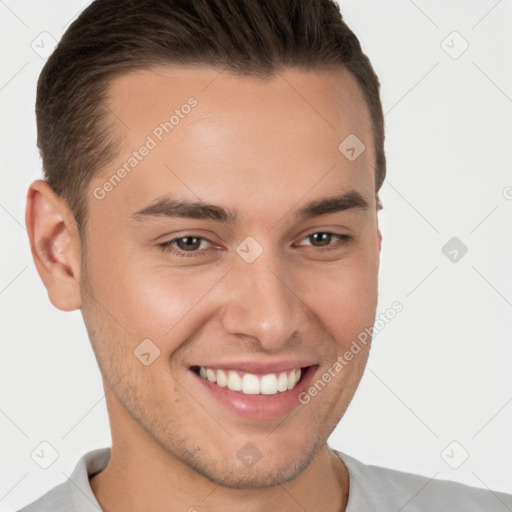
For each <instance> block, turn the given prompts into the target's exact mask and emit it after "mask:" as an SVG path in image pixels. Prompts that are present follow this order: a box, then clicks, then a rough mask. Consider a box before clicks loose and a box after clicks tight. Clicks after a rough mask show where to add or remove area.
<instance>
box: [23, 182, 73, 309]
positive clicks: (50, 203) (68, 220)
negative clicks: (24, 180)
mask: <svg viewBox="0 0 512 512" xmlns="http://www.w3.org/2000/svg"><path fill="white" fill-rule="evenodd" d="M25 224H26V226H27V231H28V236H29V240H30V247H31V249H32V257H33V259H34V263H35V266H36V268H37V272H38V273H39V276H40V277H41V280H42V281H43V284H44V285H45V287H46V290H47V291H48V297H49V299H50V301H51V303H52V304H53V305H54V306H55V307H56V308H58V309H61V310H63V311H73V310H75V309H79V308H80V307H81V294H80V265H81V250H80V237H79V233H78V229H77V226H76V222H75V219H74V217H73V214H72V213H71V211H70V209H69V207H68V206H67V204H66V203H65V201H63V200H62V199H61V198H60V197H59V196H57V194H55V192H54V191H53V190H52V189H51V187H50V186H49V185H48V183H46V182H45V181H43V180H36V181H34V182H33V183H32V184H31V185H30V187H29V189H28V193H27V207H26V211H25Z"/></svg>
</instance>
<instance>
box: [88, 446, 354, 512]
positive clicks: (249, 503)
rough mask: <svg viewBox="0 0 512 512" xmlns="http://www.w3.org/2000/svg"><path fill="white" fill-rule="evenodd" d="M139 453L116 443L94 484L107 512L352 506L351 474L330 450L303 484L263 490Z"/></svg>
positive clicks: (153, 451)
mask: <svg viewBox="0 0 512 512" xmlns="http://www.w3.org/2000/svg"><path fill="white" fill-rule="evenodd" d="M139 447H140V448H143V449H142V450H141V449H137V448H134V446H133V445H131V446H123V444H122V443H119V444H117V445H116V444H115V443H113V444H112V455H111V458H110V461H109V463H108V465H107V467H106V468H105V469H104V470H103V471H101V472H100V473H98V474H97V475H95V476H94V477H93V478H91V480H90V484H91V488H92V490H93V492H94V494H95V496H96V498H97V500H98V503H99V504H100V506H101V508H102V510H103V511H104V512H118V511H119V512H120V511H122V510H130V511H132V512H143V511H147V510H168V511H174V510H176V511H185V510H186V511H190V512H194V511H206V510H208V511H212V512H216V511H222V512H238V511H239V510H240V502H243V504H244V507H243V508H244V511H247V512H264V511H265V512H266V511H268V510H269V509H272V510H280V511H282V512H293V511H296V510H298V509H303V510H308V511H310V512H316V511H318V512H320V511H322V512H326V511H332V512H340V511H342V512H343V511H345V509H346V506H347V501H348V490H349V474H348V471H347V469H346V467H345V465H344V464H343V462H342V461H341V459H340V458H339V457H338V455H337V454H335V453H334V452H333V451H332V450H331V449H330V448H329V447H328V446H327V444H325V445H324V446H323V447H322V449H321V450H320V451H319V452H318V453H317V455H316V456H315V458H314V459H313V461H312V462H311V464H310V465H309V466H308V467H307V468H306V470H305V471H303V472H302V473H301V474H300V475H299V476H298V477H297V478H295V479H294V480H292V481H289V482H287V483H285V484H283V485H278V486H276V487H268V488H260V489H232V488H227V487H222V486H219V485H217V484H215V483H214V482H212V481H210V480H209V479H207V478H205V477H204V476H202V475H200V474H199V473H197V472H196V471H194V470H193V469H192V468H190V467H189V466H187V465H186V464H184V463H183V462H182V461H180V460H179V459H177V458H175V457H174V456H172V455H171V456H170V455H169V454H168V453H167V452H165V454H163V453H162V451H163V449H162V448H161V447H160V446H158V445H156V444H153V448H150V447H148V446H144V447H143V446H142V445H139ZM148 448H149V449H148Z"/></svg>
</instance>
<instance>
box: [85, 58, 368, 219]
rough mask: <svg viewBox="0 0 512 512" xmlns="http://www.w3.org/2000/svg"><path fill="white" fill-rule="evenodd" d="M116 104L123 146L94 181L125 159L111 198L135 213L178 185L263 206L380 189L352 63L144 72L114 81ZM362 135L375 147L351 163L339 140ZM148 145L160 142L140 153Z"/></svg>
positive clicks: (193, 193) (185, 191) (184, 192)
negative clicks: (264, 73) (322, 67)
mask: <svg viewBox="0 0 512 512" xmlns="http://www.w3.org/2000/svg"><path fill="white" fill-rule="evenodd" d="M107 105H108V112H109V114H108V116H109V117H110V122H111V125H112V126H113V129H114V130H116V132H117V134H118V135H120V140H121V147H120V151H119V154H118V156H117V158H116V159H115V161H113V162H112V164H111V165H109V166H108V168H106V169H105V171H104V172H102V174H101V176H100V177H98V178H97V179H96V180H94V183H93V186H98V185H100V186H102V185H103V184H104V183H105V180H108V179H109V177H111V176H113V174H115V173H116V172H117V171H118V170H119V169H120V168H121V167H122V166H123V167H124V169H125V171H126V172H123V173H122V174H123V177H122V181H120V182H119V183H116V184H115V186H113V187H110V190H111V191H109V194H108V196H107V198H108V203H109V204H110V205H111V206H113V205H115V204H116V202H118V206H119V208H121V209H123V208H125V207H128V206H131V207H133V208H132V211H134V209H140V208H141V207H143V206H144V205H145V204H147V203H148V202H150V201H151V200H154V199H155V198H156V197H158V196H162V195H165V194H166V193H169V194H171V193H172V195H173V196H175V197H176V196H180V195H181V196H187V197H189V198H191V199H198V198H201V199H205V200H206V199H208V200H214V201H215V202H217V203H224V204H227V203H229V204H227V206H230V207H231V208H232V209H233V210H238V209H239V208H238V206H240V209H242V207H243V206H247V207H249V206H251V207H252V208H253V209H256V210H258V209H260V210H261V212H262V213H264V211H265V209H266V208H267V206H268V205H267V204H266V203H265V201H263V199H265V200H268V201H269V202H272V203H276V202H283V201H284V202H285V203H286V201H288V202H290V204H291V203H294V202H297V201H298V200H299V199H300V198H301V197H302V196H305V195H307V194H308V191H311V194H312V195H311V196H310V197H308V199H312V198H314V196H315V195H317V196H318V195H320V194H323V195H325V192H330V191H332V190H333V189H334V188H336V189H337V190H336V192H338V191H340V190H341V189H343V188H344V187H345V188H346V189H351V190H352V189H354V188H356V189H358V191H359V192H361V193H362V194H363V195H366V197H367V198H368V199H369V200H370V198H371V196H372V195H373V194H374V161H375V159H374V148H373V140H372V130H371V119H370V114H369V111H368V108H367V106H366V102H365V99H364V96H363V94H362V92H361V90H360V88H359V86H358V84H357V82H356V80H355V78H354V77H353V75H352V74H351V73H349V72H348V71H346V70H344V69H340V70H337V71H311V70H301V69H295V68H294V69H284V70H281V71H279V72H277V73H275V74H274V75H272V76H270V77H267V78H257V77H252V76H249V77H241V76H236V75H233V74H228V73H226V72H224V71H222V70H219V69H214V68H205V67H178V68H171V67H160V68H152V69H147V70H138V71H135V72H130V73H127V74H125V75H122V76H119V77H117V78H116V79H115V80H113V82H112V83H111V85H110V87H109V91H108V97H107ZM353 136H356V137H357V139H359V140H360V141H361V143H363V144H364V145H365V147H366V149H365V151H364V152H363V153H362V154H361V156H360V157H359V158H358V159H357V160H355V161H350V160H349V159H347V157H346V156H345V155H344V154H342V152H340V149H339V146H340V144H341V143H342V142H343V141H344V140H345V139H346V138H347V137H353ZM350 140H352V139H350ZM143 147H151V149H150V150H149V151H146V150H144V153H145V155H144V156H143V157H142V158H141V157H140V154H137V155H136V156H134V152H135V153H140V151H138V150H139V149H141V148H143ZM130 161H131V164H133V165H131V164H130ZM127 163H128V165H126V164H127ZM314 189H317V191H318V192H317V193H315V190H314ZM320 189H321V190H320ZM250 197H252V198H256V199H254V202H253V203H252V204H251V203H250V202H248V201H246V199H247V198H250ZM236 202H238V204H235V203H236ZM369 202H371V201H369ZM106 203H107V201H105V202H104V203H103V206H105V205H106ZM129 203H130V204H129ZM274 213H275V212H274Z"/></svg>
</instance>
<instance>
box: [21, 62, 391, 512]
mask: <svg viewBox="0 0 512 512" xmlns="http://www.w3.org/2000/svg"><path fill="white" fill-rule="evenodd" d="M191 96H194V97H195V98H196V99H197V101H198V105H197V106H196V107H195V108H194V109H192V111H191V113H190V114H189V115H187V116H186V117H184V118H183V119H181V120H180V123H179V125H178V126H176V127H175V129H174V130H173V131H172V133H171V134H169V135H167V136H166V137H165V138H164V140H163V141H162V142H160V143H159V144H158V145H157V147H156V148H155V149H153V150H152V151H151V152H150V154H149V155H148V156H147V157H145V158H144V159H143V160H142V161H141V162H140V163H138V165H137V167H136V168H134V169H133V170H132V171H131V172H130V174H128V175H127V176H126V177H125V178H124V179H123V180H122V182H121V183H119V184H117V185H116V186H115V187H114V189H113V190H112V191H111V192H109V193H108V194H107V195H106V196H105V198H103V199H101V200H99V199H96V198H94V196H93V190H94V189H95V187H101V186H102V185H103V184H104V183H105V180H106V179H108V178H109V177H110V176H111V175H112V174H113V173H114V172H115V171H116V170H117V169H118V168H119V167H120V166H121V165H122V164H123V163H124V162H126V160H127V159H128V158H129V156H130V155H131V153H132V152H133V151H134V150H137V149H138V148H139V147H140V146H141V145H142V144H143V143H144V141H145V140H146V137H147V136H148V135H149V134H151V132H152V131H153V130H154V128H155V126H157V125H158V124H159V123H161V122H163V121H165V120H166V119H168V118H169V116H170V114H172V111H173V110H174V109H175V108H179V107H180V106H181V105H183V104H184V103H185V102H186V101H187V99H188V98H189V97H191ZM108 105H109V111H110V112H111V114H109V116H110V119H109V120H110V122H111V123H112V129H113V130H114V131H115V133H116V135H117V136H119V140H120V151H119V154H118V155H117V157H116V158H115V160H114V161H113V162H112V164H111V165H109V166H108V167H107V168H105V169H104V172H103V171H102V174H101V176H99V177H97V178H96V179H94V180H93V181H92V182H91V184H90V186H89V190H88V191H87V193H88V207H89V216H88V220H87V225H86V228H85V235H86V239H87V251H86V253H85V254H82V247H81V245H80V238H79V235H78V231H77V229H76V224H75V223H74V219H73V215H72V213H71V212H70V211H69V209H68V208H67V206H66V203H65V202H64V201H63V200H62V199H61V198H59V197H58V196H56V195H55V194H54V193H53V192H52V191H51V189H50V188H49V187H48V186H47V185H46V183H45V182H43V181H41V180H37V181H35V182H34V183H32V185H31V186H30V188H29V192H28V198H27V214H26V223H27V228H28V232H29V237H30V242H31V246H32V247H33V248H34V250H33V255H34V261H35V264H36V267H37V270H38V272H39V274H40V276H41V278H42V280H43V282H44V284H45V286H46V288H47V290H48V296H49V298H50V300H51V301H52V303H53V304H54V305H55V306H56V307H57V308H59V309H61V310H65V311H71V310H75V309H81V312H82V314H83V318H84V322H85V325H86V327H87V330H88V334H89V337H90V340H91V344H92V347H93V349H94V352H95V355H96V358H97V361H98V364H99V367H100V369H101V372H102V375H103V382H104V387H105V391H106V402H107V408H108V413H109V418H110V426H111V431H112V457H111V460H110V462H109V464H108V465H107V467H106V468H105V469H104V470H103V471H102V472H101V473H99V474H98V475H96V476H95V477H94V478H92V479H91V486H92V489H93V491H94V493H95V495H96V496H97V498H98V501H99V503H100V505H101V506H102V508H103V509H104V510H105V511H107V512H114V511H121V510H128V509H129V510H131V511H143V510H173V511H174V510H176V511H184V510H190V509H192V510H193V509H194V508H195V509H197V510H200V511H203V510H208V511H219V510H222V511H235V510H236V511H238V510H240V502H241V501H243V509H244V510H246V511H249V512H259V511H267V510H269V509H270V510H281V511H285V512H286V511H296V510H297V509H298V508H302V507H303V508H304V509H306V510H308V511H333V512H334V511H340V510H345V507H346V504H347V500H348V488H349V475H348V472H347V469H346V467H345V466H344V465H343V464H342V463H341V461H340V459H339V458H338V457H337V456H336V455H335V454H334V452H333V451H332V450H331V449H330V448H329V446H328V445H327V439H328V437H329V435H330V433H331V432H332V430H333V429H334V428H335V426H336V425H337V423H338V422H339V420H340V419H341V417H342V416H343V414H344V413H345V411H346V409H347V407H348V405H349V403H350V401H351V399H352V396H353V394H354V393H355V391H356V389H357V386H358V384H359V381H360V379H361V377H362V375H363V371H364V368H365V365H366V361H367V358H368V351H369V346H370V344H368V345H367V346H366V347H363V349H362V350H361V352H359V353H358V354H357V355H356V356H355V357H354V359H353V360H352V361H350V363H349V364H348V365H347V366H346V367H345V368H344V369H343V371H341V372H339V373H338V374H337V375H336V377H335V378H333V379H332V380H331V382H330V383H329V384H328V385H327V386H326V387H325V388H324V389H323V390H322V391H321V392H320V393H319V394H318V395H317V396H316V397H315V398H314V399H312V400H311V402H310V403H309V404H307V405H303V406H299V407H298V408H297V409H295V410H294V411H293V413H292V414H291V415H289V416H288V417H286V418H279V419H273V420H271V419H267V420H249V419H246V418H243V417H241V416H239V415H236V414H235V413H233V412H230V411H228V410H227V409H225V408H224V406H222V405H221V404H219V403H216V402H215V401H213V400H211V399H210V398H209V397H208V396H207V395H206V394H205V392H204V391H203V390H202V388H201V386H200V385H199V384H198V382H197V378H196V376H194V375H193V374H192V373H191V371H190V370H189V367H190V366H191V365H194V364H200V363H202V362H216V361H233V360H235V359H237V360H240V359H243V360H255V361H261V362H269V361H275V360H282V359H289V358H311V359H313V360H314V361H316V362H317V364H318V365H319V369H318V373H317V375H318V376H320V375H321V374H322V373H324V372H326V371H327V370H328V368H330V367H332V365H333V363H334V362H335V361H336V358H337V357H338V356H339V355H343V354H344V353H345V351H346V350H347V349H348V348H349V347H350V345H351V343H352V341H353V340H355V339H356V338H357V335H358V334H359V333H360V332H362V331H363V330H364V329H365V328H366V327H371V326H372V325H373V322H374V320H375V311H376V306H377V291H378V290H377V280H378V269H379V256H380V249H381V240H382V238H381V234H380V231H379V228H378V218H377V208H376V193H375V176H374V172H375V171H374V162H375V153H374V149H373V141H372V135H371V121H370V115H369V112H368V109H367V107H366V104H365V102H364V98H363V95H362V93H361V91H360V90H359V88H358V86H357V83H356V81H355V79H354V78H353V76H352V75H351V74H350V73H348V72H347V71H345V70H338V71H315V72H312V71H307V70H300V69H285V70H282V71H280V72H279V74H276V75H275V76H274V77H272V78H269V79H265V80H262V79H258V78H254V77H235V76H232V75H228V74H226V73H222V74H220V72H219V71H217V70H215V69H210V68H204V67H202V68H188V67H187V68H184V67H183V68H180V69H172V68H152V69H150V70H144V71H137V72H131V73H129V74H126V75H122V76H120V77H117V78H116V79H115V80H114V81H113V82H112V84H111V86H110V90H109V99H108ZM351 133H354V134H357V136H358V137H359V138H360V139H361V140H362V141H363V142H364V143H365V145H366V150H365V151H364V152H363V153H362V154H361V156H360V157H359V158H357V159H356V160H355V161H353V162H350V161H349V160H348V159H347V158H345V156H344V155H343V154H341V153H340V151H339V150H338V146H339V144H340V143H341V141H342V140H343V139H344V138H345V137H346V136H347V135H348V134H351ZM349 190H355V191H358V192H359V193H360V194H361V195H362V196H363V197H364V198H365V199H366V201H367V202H368V205H369V206H368V208H367V209H360V208H353V209H348V210H345V211H341V212H337V213H331V214H327V215H321V216H317V217H315V218H311V219H309V220H306V221H300V220H298V219H297V218H296V215H295V214H296V212H297V210H298V209H299V208H300V207H301V206H303V205H304V204H305V203H306V202H309V201H311V200H314V199H319V198H324V197H328V196H332V195H333V192H342V191H343V192H344V191H349ZM167 194H168V195H172V197H174V198H185V199H189V200H198V199H201V200H202V201H206V202H209V203H214V204H216V205H220V206H223V207H225V208H229V209H232V210H235V211H237V213H238V215H239V217H240V222H239V223H238V224H236V225H228V224H226V223H223V222H218V221H215V220H212V219H207V220H204V219H186V218H185V219H184V218H167V217H163V216H160V217H155V218H151V219H146V220H145V221H140V220H139V221H135V220H133V219H132V218H131V214H133V213H134V212H135V211H138V210H140V209H142V208H144V207H146V206H147V205H148V204H150V203H151V202H154V201H155V199H158V198H161V197H162V196H164V195H167ZM325 232H329V233H335V234H349V235H351V236H353V237H354V239H353V240H352V241H351V242H349V243H348V244H346V245H342V246H338V247H336V245H337V242H338V239H337V238H336V237H335V236H334V237H332V238H331V242H330V246H329V247H332V248H333V250H330V251H328V250H326V248H325V247H323V246H322V245H321V244H318V242H317V243H316V244H315V240H314V239H312V238H311V237H310V236H309V235H313V234H314V233H325ZM180 236H181V237H184V236H200V237H204V238H206V239H207V240H209V241H210V242H208V241H203V242H202V243H201V246H200V247H199V248H194V250H195V251H196V253H195V255H192V256H179V255H173V254H172V253H171V252H169V248H168V249H167V251H165V250H163V249H162V248H161V247H159V246H158V243H161V242H165V241H169V240H172V239H174V238H178V237H180ZM248 236H251V237H253V238H254V239H255V240H256V241H257V242H258V243H259V244H260V246H261V247H262V248H263V252H262V254H261V255H260V256H259V257H258V258H257V259H256V260H255V261H254V262H253V263H247V262H246V261H245V260H244V259H242V258H241V257H240V256H239V255H238V254H237V253H236V252H235V249H236V247H237V245H238V244H240V243H241V242H242V241H243V240H244V239H245V238H246V237H248ZM315 245H316V246H315ZM184 248H185V249H186V248H187V247H186V245H185V244H183V243H181V245H177V244H176V243H175V244H174V249H175V250H176V251H179V250H180V249H181V252H182V253H183V252H185V250H184ZM201 251H202V252H201ZM189 254H190V253H189ZM147 338H149V339H151V340H152V341H153V343H154V344H155V345H156V346H158V348H159V350H160V355H159V357H158V358H157V359H155V361H154V362H153V363H152V364H150V365H148V366H145V365H143V364H142V363H141V362H140V361H139V360H138V359H137V358H136V357H135V356H134V353H133V351H134V349H135V348H136V347H137V346H138V345H139V344H140V343H141V341H142V340H144V339H147ZM249 442H250V443H253V444H254V445H255V446H256V447H257V449H258V450H259V452H260V453H261V459H260V460H259V461H258V462H257V463H256V464H254V465H253V466H252V467H248V466H246V465H244V464H243V463H242V461H241V460H240V459H239V458H238V457H237V452H238V450H240V449H241V448H242V447H244V446H245V445H246V444H247V443H249ZM299 505H300V506H299Z"/></svg>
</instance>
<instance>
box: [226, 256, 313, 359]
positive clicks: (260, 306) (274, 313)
mask: <svg viewBox="0 0 512 512" xmlns="http://www.w3.org/2000/svg"><path fill="white" fill-rule="evenodd" d="M263 254H265V252H264V253H263ZM288 274H289V273H286V272H283V271H282V269H281V267H280V266H279V263H278V262H277V258H271V257H264V256H263V255H262V256H260V257H259V258H258V259H257V260H256V261H254V262H252V263H247V262H245V261H243V260H241V259H240V260H239V261H236V262H235V265H234V268H233V269H232V270H231V272H230V273H229V276H228V280H227V282H225V283H224V286H225V287H226V288H225V289H224V291H225V295H224V297H225V303H224V311H223V316H222V323H223V326H224V329H225V330H226V332H229V333H230V334H236V335H245V336H247V337H252V338H253V339H256V340H258V342H259V344H260V345H261V348H262V349H264V350H265V351H268V352H277V351H279V350H282V349H283V348H285V347H286V346H287V345H288V346H290V345H291V344H292V343H293V342H294V338H295V336H297V334H298V333H299V331H300V329H301V325H299V324H300V318H301V310H302V308H303V307H304V305H303V304H302V302H301V301H300V299H299V297H298V296H297V295H296V293H295V292H294V290H293V283H292V281H293V279H291V278H290V276H289V275H288Z"/></svg>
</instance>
